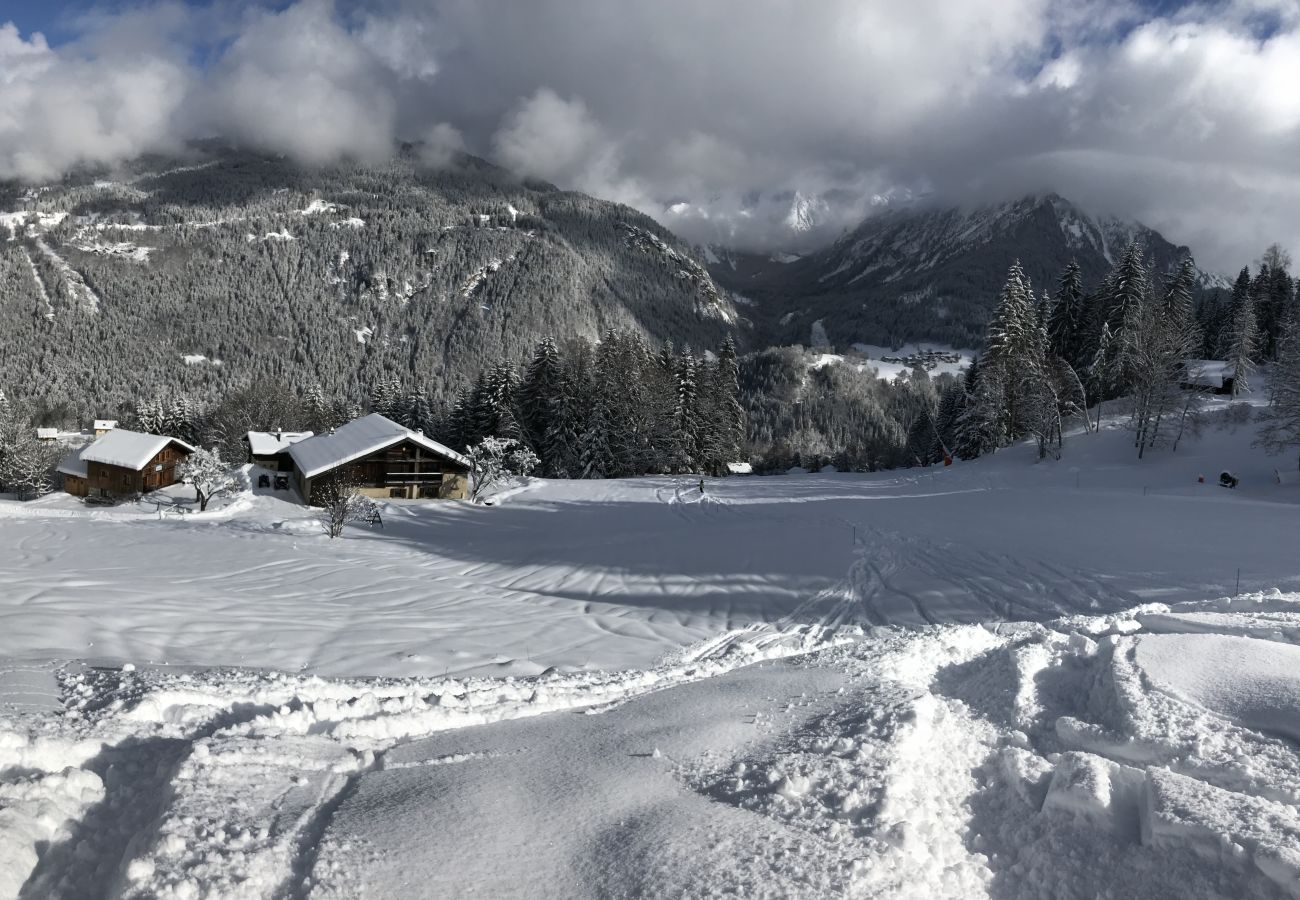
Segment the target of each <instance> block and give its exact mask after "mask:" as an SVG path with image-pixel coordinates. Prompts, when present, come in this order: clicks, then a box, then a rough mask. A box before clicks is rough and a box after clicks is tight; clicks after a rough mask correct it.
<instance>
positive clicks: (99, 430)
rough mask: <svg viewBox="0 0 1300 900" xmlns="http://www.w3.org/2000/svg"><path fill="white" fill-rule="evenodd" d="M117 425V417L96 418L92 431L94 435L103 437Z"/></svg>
mask: <svg viewBox="0 0 1300 900" xmlns="http://www.w3.org/2000/svg"><path fill="white" fill-rule="evenodd" d="M116 427H117V419H96V420H95V426H94V432H95V437H103V436H104V435H106V434H108V433H109V432H110V431H112V430H113V429H114V428H116Z"/></svg>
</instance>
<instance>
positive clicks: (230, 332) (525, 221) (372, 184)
mask: <svg viewBox="0 0 1300 900" xmlns="http://www.w3.org/2000/svg"><path fill="white" fill-rule="evenodd" d="M736 321H737V317H736V313H735V309H734V307H733V306H732V303H731V301H730V299H729V297H728V296H727V295H726V294H725V292H723V291H721V290H720V289H719V288H717V286H716V285H715V284H714V283H713V281H712V279H711V278H710V277H709V275H708V273H707V271H706V270H705V269H704V267H703V265H702V264H701V263H699V262H698V261H696V259H695V258H694V257H693V256H692V255H691V252H690V250H689V248H687V247H686V246H685V245H684V244H682V243H681V242H680V241H678V240H677V239H676V238H675V237H674V236H673V235H671V234H670V233H669V232H667V231H665V230H664V229H663V228H661V227H659V226H658V225H656V224H655V223H654V222H653V221H652V220H650V219H649V218H647V217H645V216H643V215H641V214H640V213H637V212H635V211H634V210H632V209H629V208H627V207H624V206H621V205H618V204H613V203H608V202H604V201H600V200H596V199H593V198H591V197H588V196H585V195H582V194H577V193H570V192H565V191H560V190H558V189H556V188H555V187H553V186H551V185H548V184H544V183H539V182H532V181H520V180H519V179H517V178H515V177H513V176H512V175H510V174H509V173H507V172H505V171H502V170H500V169H497V168H496V167H493V166H491V165H489V164H487V163H485V162H483V161H482V160H479V159H476V158H474V157H468V156H462V157H460V158H458V159H456V160H454V161H453V162H452V164H450V165H447V164H444V165H440V166H436V167H435V166H430V165H426V164H424V163H423V162H422V160H421V158H420V156H419V153H418V152H417V150H416V149H414V148H408V150H407V151H406V152H404V153H403V154H402V155H400V156H399V157H398V158H397V159H395V160H394V161H393V162H391V163H389V164H386V165H383V166H380V167H363V166H356V165H343V166H337V167H333V168H328V169H306V168H303V167H301V166H299V165H296V164H294V163H291V162H289V161H287V160H284V159H282V158H277V157H271V156H265V155H255V154H249V153H245V152H235V151H230V150H225V149H221V148H213V147H205V148H196V149H195V150H194V158H192V159H188V158H187V159H183V160H182V159H161V158H150V159H142V160H139V161H137V162H135V163H133V164H131V165H130V166H128V167H127V168H126V170H125V171H113V172H106V171H98V172H82V173H78V174H75V175H72V176H69V177H67V178H65V179H64V180H63V181H62V182H61V183H58V184H51V185H47V186H41V187H37V188H29V187H25V186H21V185H16V184H2V185H0V328H2V330H3V334H4V337H3V338H2V339H0V341H2V343H0V349H2V350H3V352H2V353H0V390H3V391H4V392H5V393H6V394H8V396H10V397H11V398H21V399H25V400H29V401H32V405H33V406H34V407H36V408H45V409H49V408H50V407H58V406H59V405H60V404H62V403H65V402H66V403H68V404H70V409H69V410H68V413H69V415H74V416H84V415H87V414H91V413H94V412H99V411H113V410H116V409H117V408H118V407H119V405H120V404H122V403H124V402H125V403H128V404H129V403H130V402H131V401H133V400H134V399H136V398H139V397H142V396H151V395H155V394H157V393H158V392H159V391H160V390H166V391H185V392H187V393H191V394H193V395H197V396H199V397H203V396H205V395H212V396H215V395H217V394H219V393H221V392H223V391H224V390H225V389H226V388H227V387H228V386H229V385H232V384H238V383H244V382H248V381H251V380H255V379H257V378H259V377H263V376H270V377H274V378H278V379H280V380H282V381H284V382H286V383H288V384H289V385H291V386H293V387H295V388H297V389H299V390H306V389H307V388H308V387H309V386H313V385H319V386H320V387H321V388H322V389H323V390H324V391H325V393H326V394H334V395H339V396H345V395H350V396H354V397H355V396H364V391H365V389H366V387H367V386H369V385H373V384H375V383H377V382H378V381H380V380H381V379H385V378H393V377H396V378H399V379H400V380H401V381H403V382H404V383H408V384H415V385H419V386H421V387H422V388H423V389H425V390H429V391H431V392H433V393H442V394H444V395H445V394H447V393H448V392H449V391H450V390H451V389H454V388H455V387H457V386H458V385H460V384H463V383H464V382H465V381H467V380H468V379H472V378H473V377H474V376H475V375H476V374H477V372H478V371H479V369H480V368H481V367H482V366H483V364H484V363H485V361H491V362H495V361H497V360H500V359H503V358H504V359H512V358H513V359H522V358H524V357H525V356H526V355H527V354H528V353H529V352H531V349H532V346H533V343H534V342H535V341H536V340H537V339H538V338H539V337H541V336H544V335H549V336H554V337H556V338H559V339H563V338H565V337H569V336H576V335H581V336H586V337H596V336H597V335H598V334H600V333H601V332H603V331H604V330H605V329H607V328H621V329H630V330H633V331H641V332H644V333H645V334H646V336H647V337H648V338H650V339H651V340H653V341H659V340H663V339H672V340H674V341H676V342H677V343H679V344H682V343H687V342H689V343H692V344H694V345H696V346H700V347H705V346H707V347H714V346H717V345H718V344H720V343H721V341H722V340H723V339H724V337H725V336H726V335H727V334H729V333H730V332H731V331H732V329H733V327H734V326H735V324H736Z"/></svg>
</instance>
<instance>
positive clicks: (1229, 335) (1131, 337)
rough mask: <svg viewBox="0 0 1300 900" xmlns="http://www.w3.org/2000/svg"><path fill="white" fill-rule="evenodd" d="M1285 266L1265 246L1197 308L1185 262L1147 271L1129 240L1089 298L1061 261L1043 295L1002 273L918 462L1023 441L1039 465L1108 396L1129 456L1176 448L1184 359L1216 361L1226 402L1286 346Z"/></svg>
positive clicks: (1017, 275)
mask: <svg viewBox="0 0 1300 900" xmlns="http://www.w3.org/2000/svg"><path fill="white" fill-rule="evenodd" d="M1289 265H1290V260H1289V259H1288V258H1287V256H1286V254H1285V253H1284V252H1283V251H1282V250H1281V249H1280V248H1278V247H1277V246H1276V245H1275V246H1273V247H1270V248H1269V249H1268V251H1266V253H1265V254H1264V258H1263V260H1262V261H1261V263H1260V265H1259V270H1258V272H1257V273H1256V274H1255V275H1254V276H1253V277H1252V276H1251V274H1250V271H1249V269H1243V270H1242V272H1241V274H1240V276H1239V277H1238V278H1237V280H1236V283H1235V285H1234V287H1233V289H1232V292H1231V294H1230V295H1229V296H1228V297H1226V298H1225V297H1224V296H1222V294H1221V293H1220V292H1215V293H1211V294H1208V295H1205V296H1203V297H1202V298H1201V300H1200V302H1199V303H1197V302H1196V301H1195V299H1194V296H1195V289H1196V269H1195V266H1194V264H1193V262H1192V260H1191V259H1190V258H1185V259H1183V260H1182V262H1181V263H1180V264H1179V265H1178V267H1177V268H1176V269H1175V270H1174V271H1172V272H1168V273H1157V272H1156V271H1155V267H1154V266H1153V265H1152V263H1151V262H1150V261H1149V260H1148V259H1146V258H1145V257H1144V254H1143V250H1142V248H1141V246H1140V245H1138V244H1136V243H1134V244H1131V245H1129V246H1128V247H1127V248H1126V249H1125V250H1124V252H1123V253H1122V254H1121V256H1120V259H1119V260H1118V261H1117V262H1116V264H1115V266H1114V268H1113V269H1112V270H1111V271H1110V272H1109V274H1107V275H1106V277H1105V278H1104V279H1103V280H1102V282H1101V283H1100V284H1099V285H1097V286H1096V287H1095V288H1094V289H1093V290H1091V291H1085V288H1084V285H1083V282H1082V278H1081V276H1080V272H1079V268H1078V266H1077V265H1075V264H1071V265H1070V266H1068V267H1067V268H1066V269H1065V271H1063V272H1062V273H1061V275H1060V278H1059V279H1058V281H1057V284H1056V288H1055V290H1054V291H1051V292H1048V291H1044V292H1043V293H1042V294H1041V295H1036V294H1035V293H1034V290H1033V288H1032V286H1031V285H1030V283H1029V279H1028V278H1026V277H1025V275H1024V273H1023V271H1022V270H1021V268H1020V266H1019V264H1018V263H1017V264H1014V265H1012V267H1011V269H1010V271H1009V273H1008V275H1007V280H1006V284H1005V286H1004V287H1003V289H1002V291H1001V293H1000V295H999V297H998V303H997V306H996V309H995V311H994V315H993V318H992V321H990V323H989V326H988V330H987V333H986V337H985V342H984V354H983V356H982V357H981V358H980V359H979V360H978V361H977V363H976V364H975V365H973V366H972V367H971V368H970V369H969V370H968V371H967V373H966V376H965V378H964V379H963V380H962V382H961V383H960V384H954V385H951V386H949V387H948V388H947V389H946V390H945V391H944V392H943V395H942V397H941V398H940V401H939V405H938V408H937V410H936V413H935V417H934V420H933V421H934V427H933V432H934V442H933V444H932V447H931V449H930V453H929V455H928V461H929V462H934V461H937V459H938V458H941V456H942V455H943V454H945V453H952V454H955V455H956V456H959V457H961V458H963V459H971V458H974V457H977V456H980V455H983V454H985V453H991V452H994V451H995V450H997V449H999V448H1001V447H1006V446H1008V445H1009V444H1012V443H1015V442H1018V441H1020V440H1023V439H1025V438H1032V439H1033V440H1035V441H1036V443H1037V446H1038V452H1039V456H1040V457H1043V456H1048V455H1052V456H1056V457H1059V456H1060V453H1061V448H1062V444H1063V441H1064V434H1065V423H1066V422H1067V420H1070V419H1077V420H1078V421H1080V422H1081V423H1082V424H1083V426H1084V427H1085V428H1090V429H1096V428H1099V427H1100V425H1101V420H1102V415H1103V410H1104V406H1105V403H1106V402H1107V401H1111V400H1115V399H1117V398H1119V397H1125V398H1127V400H1128V404H1129V415H1128V420H1127V423H1126V424H1127V426H1128V428H1129V429H1130V430H1131V431H1132V434H1133V442H1134V447H1135V448H1136V450H1137V453H1138V456H1139V458H1141V457H1142V456H1143V455H1145V453H1146V452H1147V451H1148V450H1150V449H1152V448H1155V447H1171V448H1173V449H1177V447H1178V443H1179V441H1180V440H1181V439H1182V438H1183V436H1184V435H1185V433H1186V432H1187V429H1188V427H1189V424H1190V423H1191V421H1192V417H1193V416H1194V414H1195V412H1196V410H1197V407H1198V405H1199V404H1200V402H1201V400H1202V399H1203V396H1204V392H1203V390H1201V389H1200V388H1201V387H1202V385H1198V384H1196V383H1194V382H1196V380H1197V375H1196V373H1195V372H1194V371H1190V369H1194V368H1195V366H1190V367H1189V363H1191V362H1193V361H1197V360H1206V359H1218V360H1222V361H1224V362H1225V363H1226V366H1225V367H1224V369H1225V375H1226V377H1227V378H1228V379H1230V380H1231V392H1232V394H1233V395H1234V396H1235V395H1237V394H1239V393H1241V392H1242V391H1244V390H1247V389H1248V386H1249V378H1250V376H1251V374H1252V373H1253V372H1254V370H1255V367H1256V365H1257V364H1258V363H1261V362H1266V361H1267V362H1272V361H1275V360H1277V359H1278V358H1279V354H1281V353H1282V352H1283V350H1284V348H1285V347H1286V346H1287V341H1288V336H1289V335H1291V334H1292V333H1293V332H1294V330H1295V327H1296V325H1295V323H1296V293H1295V284H1294V280H1293V279H1292V278H1291V276H1290V275H1289V273H1288V271H1287V269H1288V267H1289ZM1090 407H1091V408H1095V409H1096V419H1095V421H1094V420H1091V419H1090V418H1089V417H1088V415H1087V414H1086V413H1085V411H1086V410H1088V409H1089V408H1090Z"/></svg>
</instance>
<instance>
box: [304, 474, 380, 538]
mask: <svg viewBox="0 0 1300 900" xmlns="http://www.w3.org/2000/svg"><path fill="white" fill-rule="evenodd" d="M311 499H312V503H313V505H316V506H319V507H320V509H319V510H318V511H317V513H316V520H317V521H318V522H320V524H321V528H323V529H324V530H325V533H326V534H327V535H329V537H330V538H331V539H333V538H336V537H338V536H339V535H341V534H342V533H343V527H344V526H345V525H348V524H349V523H352V522H367V523H373V522H378V521H379V504H377V503H375V501H374V500H371V499H370V498H369V497H367V496H365V495H364V494H362V493H361V489H360V487H359V485H358V484H357V483H356V481H355V480H354V479H353V478H351V477H349V476H348V475H346V474H335V475H332V476H329V477H327V478H323V479H321V480H320V481H319V482H318V483H317V484H316V485H314V486H313V489H312V498H311Z"/></svg>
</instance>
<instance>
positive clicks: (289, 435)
mask: <svg viewBox="0 0 1300 900" xmlns="http://www.w3.org/2000/svg"><path fill="white" fill-rule="evenodd" d="M311 436H312V432H310V431H279V430H277V431H250V432H249V433H248V434H246V435H245V436H244V444H245V445H246V446H247V447H248V461H249V462H250V463H252V464H253V465H255V466H261V467H262V468H264V469H270V470H271V471H272V472H292V471H293V457H291V456H290V455H289V447H290V446H292V445H293V444H296V443H298V442H299V441H305V440H307V438H309V437H311Z"/></svg>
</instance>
